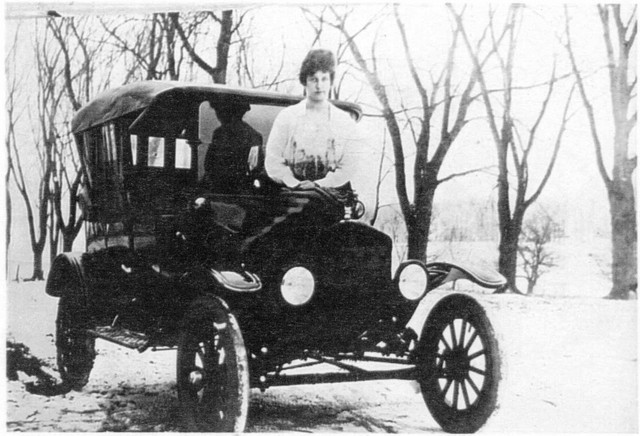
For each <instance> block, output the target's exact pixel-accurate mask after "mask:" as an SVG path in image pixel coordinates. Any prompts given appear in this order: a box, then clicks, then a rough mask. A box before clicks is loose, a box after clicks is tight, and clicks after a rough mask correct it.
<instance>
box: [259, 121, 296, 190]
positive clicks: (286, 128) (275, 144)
mask: <svg viewBox="0 0 640 436" xmlns="http://www.w3.org/2000/svg"><path fill="white" fill-rule="evenodd" d="M292 122H293V119H292V118H291V116H289V114H288V113H287V111H286V109H283V110H282V111H281V112H280V113H279V114H278V116H277V117H276V119H275V120H274V122H273V126H272V127H271V132H270V133H269V139H268V140H267V146H266V149H265V157H264V167H265V170H266V171H267V174H268V175H269V177H270V178H271V179H272V180H273V181H275V182H277V183H282V184H284V185H285V186H287V187H289V188H294V187H296V186H297V185H298V183H299V181H298V179H296V178H295V177H294V176H293V173H292V172H291V169H290V168H289V166H288V165H287V164H286V163H285V159H284V151H285V148H286V146H287V142H288V141H289V136H290V134H289V132H290V131H291V124H292Z"/></svg>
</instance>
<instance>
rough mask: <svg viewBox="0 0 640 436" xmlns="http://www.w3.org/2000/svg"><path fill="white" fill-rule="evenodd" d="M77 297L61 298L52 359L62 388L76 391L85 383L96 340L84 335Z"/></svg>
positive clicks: (83, 313) (67, 296)
mask: <svg viewBox="0 0 640 436" xmlns="http://www.w3.org/2000/svg"><path fill="white" fill-rule="evenodd" d="M77 300H78V297H76V296H74V295H62V296H61V297H60V301H59V302H58V317H57V319H56V357H57V364H58V371H59V372H60V377H61V378H62V382H63V384H65V385H66V386H68V387H69V388H70V389H73V390H76V391H79V390H82V388H83V387H84V386H85V385H86V384H87V383H88V382H89V376H90V374H91V370H92V369H93V363H94V361H95V357H96V348H95V346H96V339H95V338H94V337H93V336H91V335H89V334H88V333H86V332H85V331H84V329H85V328H87V326H88V320H87V317H86V314H85V311H84V309H83V308H82V307H81V305H80V304H78V301H77Z"/></svg>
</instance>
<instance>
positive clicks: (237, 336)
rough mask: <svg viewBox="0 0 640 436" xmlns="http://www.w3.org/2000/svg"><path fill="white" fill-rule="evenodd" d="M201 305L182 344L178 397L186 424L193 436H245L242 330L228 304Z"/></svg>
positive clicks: (189, 317)
mask: <svg viewBox="0 0 640 436" xmlns="http://www.w3.org/2000/svg"><path fill="white" fill-rule="evenodd" d="M196 303H197V304H195V305H194V306H193V307H196V308H195V309H193V310H192V311H191V313H189V314H188V315H187V318H186V319H187V321H186V322H185V325H184V329H183V331H182V333H181V336H180V340H179V342H178V362H177V371H178V374H177V376H178V398H179V400H180V406H181V409H182V414H183V418H184V420H185V425H186V426H187V430H189V431H200V432H204V431H206V432H242V431H243V430H244V428H245V425H246V420H247V414H248V410H249V366H248V361H247V353H246V349H245V347H244V341H243V339H242V333H241V331H240V327H239V325H238V322H237V321H236V319H235V317H234V316H233V315H232V314H231V313H230V312H229V311H228V309H226V308H225V307H224V305H223V304H222V303H219V302H217V301H211V300H210V299H208V300H206V301H203V302H202V303H198V302H196ZM198 306H200V307H198Z"/></svg>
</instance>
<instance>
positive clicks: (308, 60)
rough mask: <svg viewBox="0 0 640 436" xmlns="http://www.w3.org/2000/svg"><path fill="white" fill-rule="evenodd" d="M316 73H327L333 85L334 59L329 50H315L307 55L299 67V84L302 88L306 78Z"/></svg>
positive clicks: (334, 74)
mask: <svg viewBox="0 0 640 436" xmlns="http://www.w3.org/2000/svg"><path fill="white" fill-rule="evenodd" d="M318 71H322V72H325V73H329V75H330V76H331V83H333V79H334V78H335V76H336V59H335V57H334V56H333V52H332V51H331V50H326V49H322V48H317V49H315V50H311V51H310V52H309V53H307V56H306V57H305V58H304V60H303V61H302V66H301V67H300V75H299V79H300V83H301V84H302V85H303V86H304V85H306V84H307V77H309V76H313V75H314V74H315V73H316V72H318Z"/></svg>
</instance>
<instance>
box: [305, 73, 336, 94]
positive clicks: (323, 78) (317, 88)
mask: <svg viewBox="0 0 640 436" xmlns="http://www.w3.org/2000/svg"><path fill="white" fill-rule="evenodd" d="M304 89H305V91H306V95H307V98H309V100H311V101H314V102H322V101H326V100H328V99H329V91H330V90H331V74H330V73H328V72H325V71H316V72H315V73H314V74H313V75H311V76H307V84H306V85H305V87H304Z"/></svg>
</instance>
